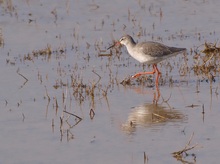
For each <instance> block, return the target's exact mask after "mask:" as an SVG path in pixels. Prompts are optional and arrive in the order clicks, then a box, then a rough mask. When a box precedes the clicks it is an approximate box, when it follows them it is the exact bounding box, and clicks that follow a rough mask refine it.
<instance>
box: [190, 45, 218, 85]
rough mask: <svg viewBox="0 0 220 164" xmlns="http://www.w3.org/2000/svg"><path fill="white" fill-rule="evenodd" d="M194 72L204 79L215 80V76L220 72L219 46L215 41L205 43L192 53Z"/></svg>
mask: <svg viewBox="0 0 220 164" xmlns="http://www.w3.org/2000/svg"><path fill="white" fill-rule="evenodd" d="M194 61H195V64H194V66H193V70H194V73H195V74H196V75H197V76H201V77H202V78H203V79H206V81H208V80H209V81H210V82H213V81H214V82H215V76H216V74H218V73H219V72H220V66H219V64H218V63H219V62H220V47H217V46H216V43H205V44H204V49H203V50H201V51H200V52H198V53H195V55H194Z"/></svg>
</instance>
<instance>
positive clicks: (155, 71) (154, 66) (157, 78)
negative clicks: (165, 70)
mask: <svg viewBox="0 0 220 164" xmlns="http://www.w3.org/2000/svg"><path fill="white" fill-rule="evenodd" d="M155 73H156V82H155V83H156V87H158V85H159V78H160V76H161V73H160V71H159V70H158V68H157V65H156V64H153V71H152V72H139V73H137V74H135V75H133V76H132V78H137V77H139V76H141V75H146V74H155Z"/></svg>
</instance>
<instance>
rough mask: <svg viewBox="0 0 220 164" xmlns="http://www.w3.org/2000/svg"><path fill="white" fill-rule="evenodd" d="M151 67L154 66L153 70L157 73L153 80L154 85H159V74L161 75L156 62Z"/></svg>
mask: <svg viewBox="0 0 220 164" xmlns="http://www.w3.org/2000/svg"><path fill="white" fill-rule="evenodd" d="M153 68H154V70H155V72H156V73H157V74H156V82H155V83H156V87H158V85H159V78H160V76H161V73H160V71H159V70H158V68H157V65H156V64H154V65H153Z"/></svg>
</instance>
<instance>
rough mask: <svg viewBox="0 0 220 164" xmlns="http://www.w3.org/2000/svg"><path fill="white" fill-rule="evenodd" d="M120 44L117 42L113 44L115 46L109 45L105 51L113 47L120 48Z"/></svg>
mask: <svg viewBox="0 0 220 164" xmlns="http://www.w3.org/2000/svg"><path fill="white" fill-rule="evenodd" d="M120 45H121V43H120V42H119V41H117V42H115V44H113V45H111V46H110V47H109V48H107V50H109V49H110V48H113V47H115V46H120Z"/></svg>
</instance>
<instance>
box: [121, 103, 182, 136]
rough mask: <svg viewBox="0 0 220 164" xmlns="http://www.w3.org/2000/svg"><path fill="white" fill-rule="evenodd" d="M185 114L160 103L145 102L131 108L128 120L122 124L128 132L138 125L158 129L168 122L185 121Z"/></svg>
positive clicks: (132, 131) (134, 129)
mask: <svg viewBox="0 0 220 164" xmlns="http://www.w3.org/2000/svg"><path fill="white" fill-rule="evenodd" d="M185 119H186V118H185V116H184V115H183V114H182V113H180V111H178V110H175V109H169V108H167V107H165V106H162V105H159V104H154V103H153V104H150V103H149V104H144V105H140V106H137V107H134V108H132V109H131V113H130V114H129V116H128V119H127V121H126V122H125V123H124V124H123V125H122V130H123V131H124V132H126V133H129V134H131V133H134V132H135V131H136V129H137V128H138V127H146V128H152V129H155V130H156V129H158V128H157V127H158V126H164V125H165V124H166V123H168V122H183V121H184V120H185Z"/></svg>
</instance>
